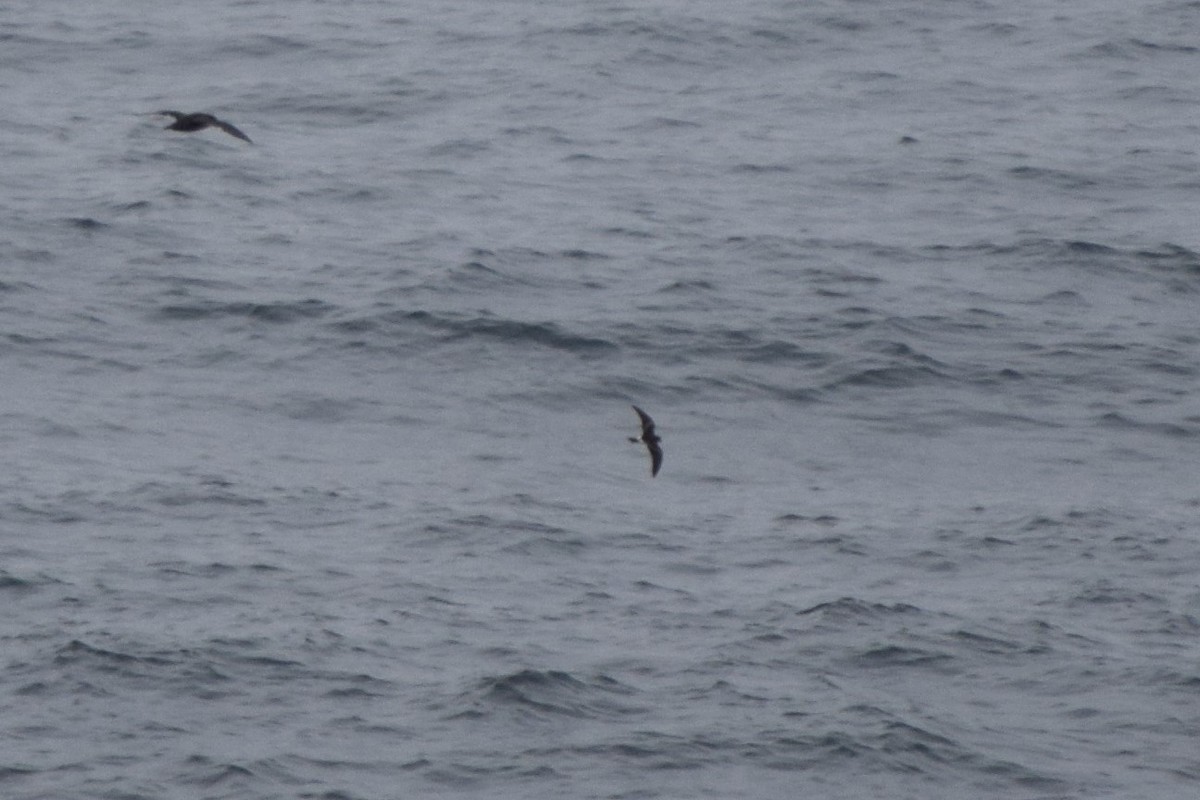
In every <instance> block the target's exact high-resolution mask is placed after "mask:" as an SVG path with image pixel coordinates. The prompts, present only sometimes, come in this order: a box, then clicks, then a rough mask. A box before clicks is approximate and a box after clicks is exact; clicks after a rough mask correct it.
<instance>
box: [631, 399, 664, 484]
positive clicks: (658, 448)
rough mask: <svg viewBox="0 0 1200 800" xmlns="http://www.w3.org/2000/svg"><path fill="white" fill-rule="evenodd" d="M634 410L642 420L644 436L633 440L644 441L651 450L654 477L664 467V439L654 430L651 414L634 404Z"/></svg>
mask: <svg viewBox="0 0 1200 800" xmlns="http://www.w3.org/2000/svg"><path fill="white" fill-rule="evenodd" d="M633 410H634V411H636V412H637V415H638V419H640V420H641V421H642V436H641V438H640V439H634V440H633V441H635V442H638V441H640V442H643V443H644V444H645V445H646V449H647V450H649V451H650V477H651V478H653V477H654V476H656V475H658V471H659V470H660V469H661V468H662V461H663V451H662V445H660V444H659V442H661V441H662V439H660V438H659V437H658V434H656V433H655V432H654V420H652V419H650V415H649V414H647V413H646V412H645V411H642V410H641V409H640V408H638V407H637V406H634V407H633Z"/></svg>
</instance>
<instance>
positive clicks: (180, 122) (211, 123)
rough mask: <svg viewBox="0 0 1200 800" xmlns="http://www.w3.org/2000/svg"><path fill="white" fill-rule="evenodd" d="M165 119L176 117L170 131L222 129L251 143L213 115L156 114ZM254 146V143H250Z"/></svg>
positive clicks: (198, 113)
mask: <svg viewBox="0 0 1200 800" xmlns="http://www.w3.org/2000/svg"><path fill="white" fill-rule="evenodd" d="M155 113H158V114H161V115H162V116H164V117H174V118H175V121H174V122H172V123H171V124H170V125H168V126H167V127H166V130H169V131H180V132H181V133H195V132H196V131H202V130H204V129H205V128H220V129H221V130H223V131H225V132H226V133H228V134H229V135H230V136H235V137H237V138H238V139H241V140H242V141H243V142H250V137H249V136H247V135H246V134H244V133H242V132H241V131H239V130H238V129H237V128H235V127H233V126H232V125H230V124H229V123H228V122H225V121H224V120H219V119H217V118H216V117H214V116H213V115H212V114H204V113H201V112H197V113H195V114H185V113H183V112H182V111H158V112H155ZM250 144H254V142H250Z"/></svg>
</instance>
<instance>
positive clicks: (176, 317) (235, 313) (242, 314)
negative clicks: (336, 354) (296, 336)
mask: <svg viewBox="0 0 1200 800" xmlns="http://www.w3.org/2000/svg"><path fill="white" fill-rule="evenodd" d="M335 308H336V306H334V305H332V304H330V303H326V302H325V301H323V300H315V299H309V300H298V301H291V302H287V301H279V302H273V303H247V302H236V303H224V302H219V301H215V300H212V301H201V302H195V303H187V304H182V303H181V304H172V305H166V306H163V307H161V308H159V310H158V316H159V317H160V318H161V319H164V320H168V321H173V322H176V321H177V322H190V321H194V320H208V319H222V318H226V317H236V318H243V319H247V320H250V321H252V322H264V323H288V322H296V321H297V320H303V319H316V318H320V317H323V316H326V315H327V314H330V313H332V312H333V311H334V310H335Z"/></svg>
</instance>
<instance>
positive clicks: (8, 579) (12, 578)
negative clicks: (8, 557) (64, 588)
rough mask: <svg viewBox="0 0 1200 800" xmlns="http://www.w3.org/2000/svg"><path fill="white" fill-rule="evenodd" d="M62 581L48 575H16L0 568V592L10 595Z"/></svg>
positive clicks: (35, 589) (58, 583) (32, 590)
mask: <svg viewBox="0 0 1200 800" xmlns="http://www.w3.org/2000/svg"><path fill="white" fill-rule="evenodd" d="M61 584H62V581H60V580H57V579H55V578H51V577H50V576H48V575H35V576H32V577H24V578H22V577H18V576H16V575H13V574H12V573H11V572H9V571H8V570H6V569H0V593H3V594H7V595H9V596H12V595H20V594H26V593H29V592H35V591H37V590H38V589H42V588H44V587H46V586H53V585H61Z"/></svg>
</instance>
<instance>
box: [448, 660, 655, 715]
mask: <svg viewBox="0 0 1200 800" xmlns="http://www.w3.org/2000/svg"><path fill="white" fill-rule="evenodd" d="M635 694H637V692H636V690H634V689H633V688H631V687H629V686H626V685H625V684H623V683H621V682H619V681H616V680H614V679H612V678H610V677H608V676H606V675H597V676H594V677H592V678H589V679H579V678H576V677H574V676H573V675H571V674H569V673H566V672H561V671H557V670H545V671H542V670H532V669H525V670H521V671H520V672H515V673H512V674H509V675H503V676H498V677H492V678H485V679H483V680H482V681H480V682H479V684H478V685H477V686H476V687H475V688H474V689H473V690H472V691H470V692H468V693H467V694H466V695H465V696H464V697H463V698H461V704H465V705H467V706H469V707H468V708H467V709H465V710H463V711H460V712H458V713H456V714H454V715H453V717H454V718H468V719H474V718H481V717H483V718H486V717H490V716H492V715H494V714H496V713H499V712H501V711H505V712H516V713H518V714H519V715H521V716H522V717H529V718H534V719H537V718H542V719H552V718H556V717H567V718H587V719H613V718H622V717H625V716H627V715H629V714H634V713H638V712H640V711H641V710H642V709H640V708H639V707H636V706H631V705H629V702H628V698H631V697H633V696H634V695H635Z"/></svg>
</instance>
